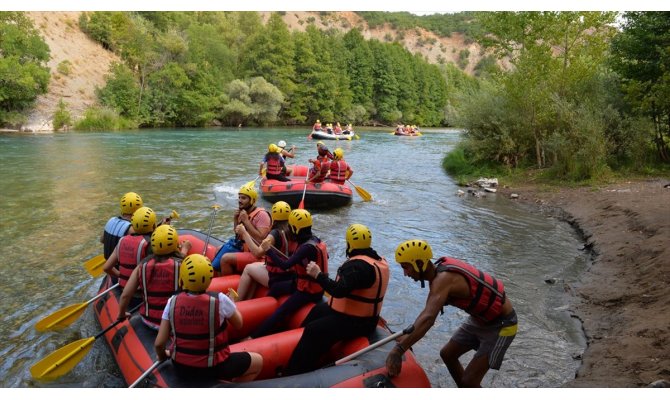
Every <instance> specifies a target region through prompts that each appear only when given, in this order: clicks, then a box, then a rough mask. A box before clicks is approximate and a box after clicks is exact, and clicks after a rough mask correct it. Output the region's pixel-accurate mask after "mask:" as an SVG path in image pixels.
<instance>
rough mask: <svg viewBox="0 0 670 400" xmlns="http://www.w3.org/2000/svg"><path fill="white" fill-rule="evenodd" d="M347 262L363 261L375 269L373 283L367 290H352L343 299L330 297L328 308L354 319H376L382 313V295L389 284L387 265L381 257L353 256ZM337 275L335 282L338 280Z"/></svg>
mask: <svg viewBox="0 0 670 400" xmlns="http://www.w3.org/2000/svg"><path fill="white" fill-rule="evenodd" d="M349 260H363V261H365V262H366V263H368V264H370V265H372V266H373V267H374V269H375V283H374V284H373V285H372V286H370V287H369V288H367V289H356V290H352V291H351V293H349V294H348V295H346V296H345V297H340V298H336V297H331V298H330V301H329V303H328V304H329V305H330V308H332V309H333V310H335V311H339V312H341V313H343V314H347V315H353V316H355V317H376V316H378V315H379V314H380V313H381V311H382V304H384V295H385V294H386V288H387V287H388V283H389V264H388V262H386V259H385V258H384V257H382V259H381V260H375V259H374V258H372V257H368V256H353V257H351V258H350V259H349ZM339 279H340V276H339V275H338V276H337V277H336V278H335V280H336V281H337V280H339Z"/></svg>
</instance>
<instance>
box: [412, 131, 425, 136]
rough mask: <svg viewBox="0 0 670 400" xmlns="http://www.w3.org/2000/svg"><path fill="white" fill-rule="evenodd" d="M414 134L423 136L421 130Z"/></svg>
mask: <svg viewBox="0 0 670 400" xmlns="http://www.w3.org/2000/svg"><path fill="white" fill-rule="evenodd" d="M414 134H416V136H423V135H421V132H414Z"/></svg>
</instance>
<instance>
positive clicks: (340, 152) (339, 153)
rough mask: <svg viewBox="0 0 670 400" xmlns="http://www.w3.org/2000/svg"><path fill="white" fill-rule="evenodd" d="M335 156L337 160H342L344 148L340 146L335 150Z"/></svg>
mask: <svg viewBox="0 0 670 400" xmlns="http://www.w3.org/2000/svg"><path fill="white" fill-rule="evenodd" d="M333 157H335V159H336V160H341V159H342V157H344V150H342V148H340V147H338V148H336V149H335V151H333Z"/></svg>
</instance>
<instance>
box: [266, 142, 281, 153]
mask: <svg viewBox="0 0 670 400" xmlns="http://www.w3.org/2000/svg"><path fill="white" fill-rule="evenodd" d="M268 151H269V152H270V153H279V147H277V145H276V144H274V143H270V144H269V145H268Z"/></svg>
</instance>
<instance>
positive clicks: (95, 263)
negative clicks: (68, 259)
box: [84, 210, 179, 278]
mask: <svg viewBox="0 0 670 400" xmlns="http://www.w3.org/2000/svg"><path fill="white" fill-rule="evenodd" d="M172 219H179V213H178V212H177V211H176V210H172V212H170V216H169V217H168V218H166V220H165V223H170V220H172ZM160 225H162V223H161V224H159V226H160ZM105 261H107V260H105V257H104V256H103V255H102V254H98V255H97V256H95V257H93V258H91V259H90V260H88V261H86V262H85V263H84V268H85V269H86V272H88V273H89V274H90V275H91V276H92V277H94V278H97V277H99V276H100V275H102V274H103V272H104V270H103V268H102V267H103V265H105Z"/></svg>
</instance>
